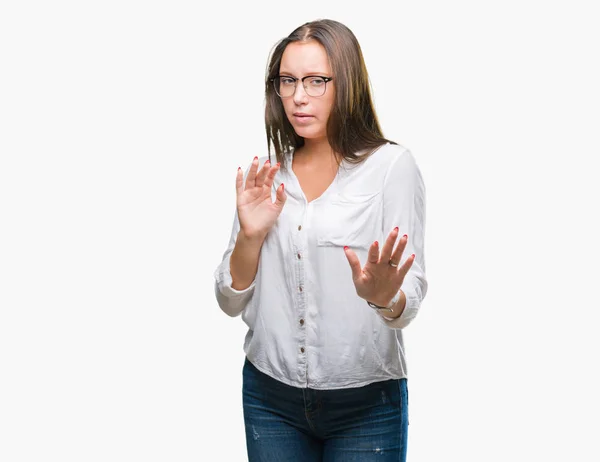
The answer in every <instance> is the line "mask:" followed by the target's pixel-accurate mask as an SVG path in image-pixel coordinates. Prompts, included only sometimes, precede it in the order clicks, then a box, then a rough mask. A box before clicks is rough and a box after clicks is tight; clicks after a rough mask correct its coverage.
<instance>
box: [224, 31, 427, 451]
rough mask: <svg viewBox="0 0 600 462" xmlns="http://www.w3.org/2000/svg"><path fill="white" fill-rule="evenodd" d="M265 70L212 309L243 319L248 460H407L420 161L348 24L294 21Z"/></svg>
mask: <svg viewBox="0 0 600 462" xmlns="http://www.w3.org/2000/svg"><path fill="white" fill-rule="evenodd" d="M267 74H268V75H267V79H266V86H265V89H266V111H265V122H266V129H267V138H268V142H269V156H268V157H267V156H265V157H264V158H261V159H259V158H257V157H255V158H254V160H253V161H252V162H251V164H250V166H249V168H248V169H247V170H246V171H245V172H244V171H243V170H242V169H241V168H240V169H238V173H237V179H236V188H237V209H236V213H235V217H234V223H233V230H232V234H231V239H230V241H229V246H228V248H227V250H226V251H225V253H224V255H223V260H222V262H221V264H220V265H219V267H218V268H217V269H216V271H215V293H216V297H217V300H218V303H219V305H220V307H221V309H222V310H223V311H224V312H225V313H227V314H228V315H230V316H237V315H239V314H241V315H242V319H243V320H244V322H245V323H246V324H247V325H248V328H249V329H248V333H247V335H246V339H245V343H244V351H245V353H246V361H245V364H244V369H243V405H244V420H245V428H246V443H247V450H248V456H249V460H250V461H288V460H289V461H344V462H350V461H368V460H371V459H373V460H377V461H385V460H390V461H391V460H394V461H398V460H405V459H406V443H407V430H408V389H407V372H406V360H405V355H404V345H403V339H402V329H403V328H404V327H406V326H407V325H408V324H409V323H410V322H411V321H412V320H413V319H414V317H415V316H416V314H417V311H418V309H419V306H420V304H421V302H422V300H423V298H424V296H425V293H426V290H427V282H426V279H425V262H424V254H423V243H424V242H423V240H424V226H425V188H424V184H423V180H422V177H421V174H420V171H419V168H418V167H417V165H416V163H415V159H414V157H413V155H412V154H411V153H410V151H408V150H407V149H406V148H404V147H402V146H400V145H398V144H396V143H394V142H392V141H389V140H387V139H385V138H384V137H383V135H382V132H381V129H380V127H379V123H378V120H377V116H376V114H375V110H374V107H373V102H372V98H371V94H370V89H369V78H368V74H367V70H366V67H365V63H364V60H363V57H362V53H361V50H360V46H359V44H358V41H357V40H356V38H355V36H354V34H353V33H352V32H351V31H350V30H349V29H348V28H347V27H346V26H344V25H343V24H340V23H339V22H336V21H332V20H319V21H314V22H310V23H306V24H304V25H302V26H300V27H299V28H297V29H296V30H294V31H293V32H292V33H291V34H290V35H289V36H288V37H287V38H285V39H283V40H281V41H280V42H279V43H278V44H277V46H276V47H275V48H274V50H273V52H272V54H271V59H270V63H269V66H268V70H267ZM271 146H273V148H274V150H275V154H276V158H277V159H276V160H277V163H276V164H275V165H272V164H271V155H270V152H271ZM380 242H381V244H380Z"/></svg>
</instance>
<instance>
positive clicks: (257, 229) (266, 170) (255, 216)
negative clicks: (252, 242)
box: [236, 157, 287, 239]
mask: <svg viewBox="0 0 600 462" xmlns="http://www.w3.org/2000/svg"><path fill="white" fill-rule="evenodd" d="M278 171H279V163H277V165H275V166H274V167H271V163H270V162H269V160H267V161H266V162H265V163H264V165H263V166H262V168H261V169H260V171H259V170H258V157H255V158H254V160H253V161H252V165H251V166H250V171H249V172H248V176H247V178H246V184H245V185H244V184H243V183H244V172H243V171H242V169H241V168H238V173H237V178H236V191H237V200H236V202H237V212H238V219H239V221H240V231H241V232H243V233H244V235H245V236H246V237H248V238H251V239H253V238H257V239H264V238H265V236H266V235H267V234H268V232H269V231H270V229H271V228H272V227H273V225H274V224H275V221H277V218H278V217H279V214H280V213H281V210H283V205H284V204H285V200H286V197H287V196H286V194H285V191H284V186H283V183H282V184H281V186H280V187H279V188H277V194H276V196H275V202H273V201H272V200H271V188H272V186H273V180H274V178H275V174H276V173H277V172H278Z"/></svg>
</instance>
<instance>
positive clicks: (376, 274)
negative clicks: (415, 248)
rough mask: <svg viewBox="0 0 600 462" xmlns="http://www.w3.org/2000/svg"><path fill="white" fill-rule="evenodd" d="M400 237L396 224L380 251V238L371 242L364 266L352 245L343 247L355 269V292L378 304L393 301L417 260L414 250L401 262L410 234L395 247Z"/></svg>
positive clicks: (353, 274)
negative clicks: (351, 247)
mask: <svg viewBox="0 0 600 462" xmlns="http://www.w3.org/2000/svg"><path fill="white" fill-rule="evenodd" d="M397 238H398V228H397V227H396V228H394V229H393V230H392V232H391V233H390V234H389V235H388V237H387V239H386V241H385V243H384V245H383V248H382V249H381V253H380V252H379V243H378V242H377V241H375V242H374V243H373V244H371V247H370V248H369V255H368V258H367V263H366V264H365V266H364V268H361V266H360V260H359V259H358V256H357V255H356V253H355V252H354V251H353V250H352V249H350V248H349V247H344V252H345V253H346V258H347V259H348V263H350V268H351V269H352V280H353V281H354V286H355V287H356V293H357V294H358V296H359V297H361V298H364V299H365V300H368V301H370V302H371V303H374V304H376V305H380V306H387V304H388V303H390V301H391V300H392V298H394V296H395V295H396V294H397V293H398V291H399V290H400V287H401V286H402V282H403V281H404V277H405V276H406V273H408V270H409V269H410V267H411V266H412V264H413V262H414V261H415V255H414V254H412V255H410V256H409V257H408V258H407V259H406V261H405V262H404V263H403V264H402V265H400V260H401V259H402V253H403V252H404V249H405V248H406V243H407V242H408V236H407V235H406V234H405V235H404V236H402V237H401V238H400V240H399V241H398V245H397V246H396V248H395V249H394V245H395V244H396V240H397Z"/></svg>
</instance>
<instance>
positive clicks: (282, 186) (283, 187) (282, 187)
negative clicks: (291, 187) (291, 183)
mask: <svg viewBox="0 0 600 462" xmlns="http://www.w3.org/2000/svg"><path fill="white" fill-rule="evenodd" d="M284 189H285V186H284V185H283V183H281V190H282V191H283V190H284Z"/></svg>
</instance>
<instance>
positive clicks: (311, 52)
mask: <svg viewBox="0 0 600 462" xmlns="http://www.w3.org/2000/svg"><path fill="white" fill-rule="evenodd" d="M330 70H331V68H330V66H329V59H328V57H327V52H326V51H325V48H324V47H323V45H321V44H320V43H319V42H317V41H316V40H310V41H308V42H292V43H290V44H289V45H288V46H287V47H286V48H285V50H284V51H283V55H282V57H281V65H280V67H279V72H280V73H284V72H285V73H288V74H292V75H293V74H302V75H306V74H329V73H330Z"/></svg>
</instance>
